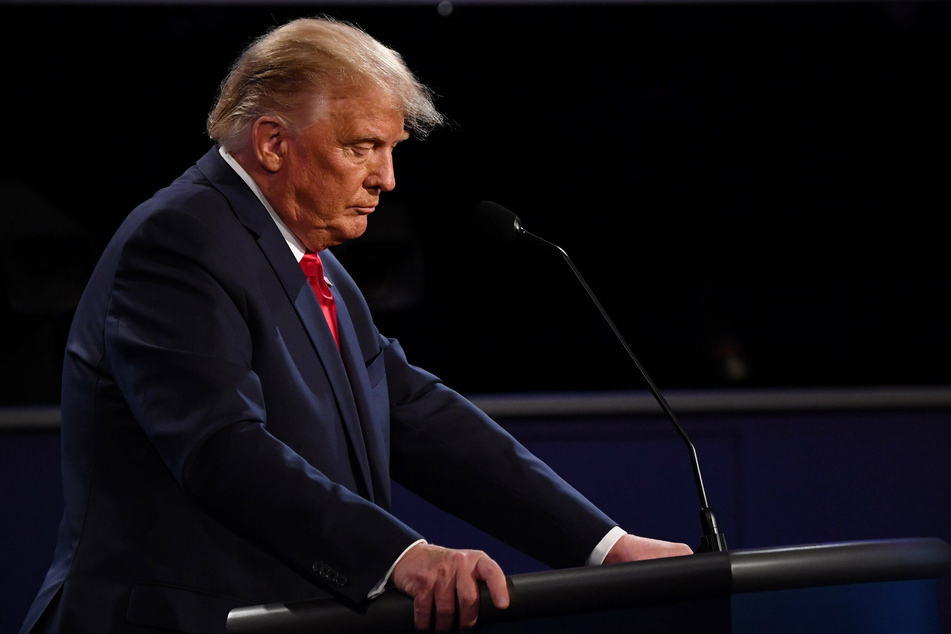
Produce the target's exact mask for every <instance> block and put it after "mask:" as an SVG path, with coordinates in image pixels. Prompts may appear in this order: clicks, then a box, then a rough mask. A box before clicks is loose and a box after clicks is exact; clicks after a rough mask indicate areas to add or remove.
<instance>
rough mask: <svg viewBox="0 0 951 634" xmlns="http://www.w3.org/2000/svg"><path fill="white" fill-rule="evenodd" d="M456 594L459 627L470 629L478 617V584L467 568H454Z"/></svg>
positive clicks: (472, 573)
mask: <svg viewBox="0 0 951 634" xmlns="http://www.w3.org/2000/svg"><path fill="white" fill-rule="evenodd" d="M456 596H457V597H459V629H461V630H471V629H472V628H474V627H475V624H476V621H477V620H478V619H479V584H478V583H476V580H475V576H474V572H473V571H470V570H469V569H468V568H464V569H458V570H456Z"/></svg>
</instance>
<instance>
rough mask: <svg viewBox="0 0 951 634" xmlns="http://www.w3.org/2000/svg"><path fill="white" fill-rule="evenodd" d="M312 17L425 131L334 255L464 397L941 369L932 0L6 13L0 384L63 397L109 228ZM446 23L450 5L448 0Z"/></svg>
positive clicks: (936, 47) (947, 36) (937, 43)
mask: <svg viewBox="0 0 951 634" xmlns="http://www.w3.org/2000/svg"><path fill="white" fill-rule="evenodd" d="M317 13H327V14H330V15H333V16H335V17H338V18H341V19H344V20H348V21H352V22H355V23H357V24H359V25H360V26H362V27H363V28H365V29H366V30H367V31H368V32H370V33H371V34H373V35H374V36H376V37H377V38H379V39H381V40H382V41H384V42H385V43H387V44H388V45H390V46H392V47H393V48H395V49H396V50H398V51H400V52H401V53H402V54H403V56H404V57H405V59H406V60H407V62H408V63H409V65H410V67H411V68H413V69H414V70H415V71H416V72H417V74H418V76H419V77H420V78H421V80H422V81H423V82H424V83H426V84H427V85H429V86H431V87H432V88H433V90H434V91H435V92H436V93H437V94H438V95H439V99H438V101H437V105H438V106H439V107H440V109H441V110H442V111H443V112H444V113H445V114H446V115H447V116H448V117H449V119H450V121H451V123H450V125H448V126H446V127H445V128H443V129H441V130H439V131H437V132H435V133H434V134H433V135H431V137H430V138H429V139H428V140H427V141H426V142H419V141H412V142H409V143H406V144H404V145H401V147H400V148H399V150H398V152H397V159H396V160H397V176H398V187H397V189H396V190H395V191H394V192H392V193H391V194H389V195H386V196H384V204H383V205H381V207H380V208H379V209H378V210H377V212H376V214H375V215H374V217H373V218H371V223H370V230H369V231H368V233H367V235H366V236H364V238H361V239H360V240H358V241H355V242H353V243H350V244H348V245H345V246H343V247H340V248H339V249H338V255H339V256H340V257H341V259H343V260H345V262H346V263H347V265H348V267H349V269H350V270H351V272H352V273H353V274H354V277H356V278H357V279H358V281H359V282H360V283H361V285H362V286H363V288H364V289H365V291H366V293H367V296H368V299H369V301H370V302H371V305H372V307H373V308H374V310H375V313H376V317H377V323H378V325H379V327H380V330H381V331H382V332H383V333H384V334H385V335H387V336H391V337H396V338H398V339H400V340H401V342H402V343H403V346H404V348H406V349H407V351H408V353H409V356H410V360H411V361H413V362H415V363H417V364H418V365H421V366H423V367H426V368H427V369H429V370H431V371H433V372H435V373H436V374H438V375H439V376H441V377H442V378H443V379H444V380H445V381H446V382H447V383H448V384H450V385H451V386H453V387H455V388H456V389H458V390H460V391H464V392H470V393H472V392H523V391H555V390H598V389H626V388H641V387H643V385H642V383H641V381H640V379H638V378H637V376H636V374H635V371H634V369H633V366H632V365H631V364H630V362H629V361H628V360H627V359H626V357H625V356H624V355H623V352H622V351H621V350H620V347H619V346H618V345H617V344H616V343H615V342H614V341H613V337H612V335H611V333H610V331H609V330H608V329H607V328H606V327H605V326H604V325H603V324H602V323H601V322H600V318H599V317H598V315H597V313H596V312H595V309H594V308H593V307H592V306H590V305H589V304H588V303H587V300H586V298H585V296H584V295H583V292H582V290H581V289H580V287H579V286H578V285H577V284H576V283H575V282H574V280H573V279H572V278H571V277H570V273H569V271H568V269H567V268H566V267H565V266H564V264H563V262H562V261H561V260H560V259H559V258H558V257H557V256H556V255H554V254H552V253H548V252H545V251H542V250H540V249H539V248H538V247H536V246H533V245H531V244H523V243H519V242H515V243H501V244H496V243H491V242H489V241H487V240H486V239H485V238H484V237H483V236H481V235H479V234H477V233H475V232H474V231H473V230H472V229H471V228H470V225H469V216H470V213H471V209H472V207H473V205H474V204H475V203H476V202H478V201H479V200H483V199H488V200H494V201H496V202H498V203H500V204H502V205H505V206H507V207H509V208H510V209H512V210H513V211H515V212H516V213H517V214H519V215H520V217H521V219H522V221H523V223H524V225H525V226H526V227H527V228H528V229H529V230H531V231H532V232H534V233H536V234H538V235H541V236H544V237H546V238H547V239H549V240H551V241H553V242H555V243H557V244H559V245H561V246H562V247H564V248H565V249H566V250H567V252H568V253H569V254H570V255H571V256H572V258H573V259H574V261H575V263H576V265H577V266H578V267H579V269H580V270H581V271H582V272H583V274H584V275H585V277H586V278H587V280H588V282H589V284H590V285H591V286H592V288H593V289H594V291H595V292H596V293H597V294H598V295H599V296H600V298H601V301H602V303H603V304H604V305H605V307H606V308H607V310H608V311H609V312H610V313H611V314H612V316H613V318H614V320H615V321H616V322H617V324H618V326H619V327H620V329H621V331H622V332H624V333H625V335H626V337H627V339H628V341H629V343H630V344H631V347H632V348H633V349H634V350H635V352H636V353H637V354H638V356H639V357H640V358H641V360H642V361H643V363H644V365H645V366H646V367H647V368H648V370H649V371H650V372H651V373H652V374H653V376H654V378H655V380H656V381H657V383H658V384H659V386H660V387H661V388H662V389H664V388H717V387H729V386H744V387H766V386H848V385H928V384H947V383H951V370H949V364H948V362H947V360H948V358H949V356H951V339H949V336H948V329H947V324H948V323H949V311H948V308H947V296H948V294H949V282H948V275H947V269H948V265H947V261H948V257H947V255H946V253H947V249H946V246H945V241H946V235H947V231H946V230H945V229H942V228H941V227H943V226H944V224H943V222H942V221H941V217H942V216H943V215H945V214H947V212H948V210H949V209H951V204H949V195H948V186H947V180H948V174H949V159H948V149H947V148H948V147H949V142H951V124H949V117H948V113H949V112H951V97H949V96H948V92H947V90H946V88H947V87H946V84H947V70H946V65H947V60H948V59H951V4H949V3H947V2H921V3H916V2H894V3H891V2H874V3H871V2H845V3H819V2H808V3H795V2H782V3H762V4H761V3H739V4H724V3H699V4H673V3H662V4H607V5H592V4H586V5H570V4H553V5H532V6H527V5H492V4H490V5H469V4H460V5H458V6H456V7H454V10H453V11H452V12H451V13H450V14H448V15H441V14H440V13H439V12H438V11H437V9H436V6H435V3H433V4H432V5H423V4H413V5H405V6H399V5H386V6H375V5H363V4H360V5H350V6H335V5H308V6H302V5H295V6H281V5H275V4H268V5H252V4H241V5H231V6H228V5H205V6H195V5H192V6H188V5H140V6H132V5H122V4H109V5H101V6H96V5H84V6H77V5H69V6H66V5H64V6H57V5H49V4H44V5H29V4H19V5H18V4H3V5H0V56H2V59H4V60H6V62H7V63H6V72H5V73H4V75H5V77H4V82H3V85H4V89H3V93H4V97H3V99H2V100H0V108H2V121H3V122H4V125H5V133H6V134H5V138H6V143H7V146H6V151H5V152H3V155H2V161H3V163H2V166H0V249H2V258H0V263H2V267H3V269H2V271H0V273H2V277H0V298H2V302H0V405H21V404H43V403H46V404H52V403H57V402H58V400H59V368H60V365H61V358H62V354H63V347H64V345H65V340H66V335H67V332H68V326H69V320H70V315H71V312H72V309H73V308H74V307H75V302H76V301H77V299H78V297H79V295H80V293H81V291H82V287H83V285H84V283H85V279H86V278H87V277H88V275H89V273H90V272H91V270H92V267H93V266H94V263H95V260H96V258H97V256H98V253H99V252H100V251H101V250H102V248H103V247H104V246H105V244H106V242H107V241H108V239H109V238H110V236H111V235H112V233H113V232H114V231H115V229H116V227H117V226H118V224H119V223H120V222H121V221H122V219H123V218H124V217H125V216H126V215H127V214H128V213H129V212H130V211H131V210H132V209H133V208H134V207H135V206H136V205H137V204H139V203H140V202H142V201H144V200H145V199H146V198H148V197H149V196H150V195H151V194H152V193H153V192H154V191H155V190H157V189H159V188H161V187H163V186H165V185H166V184H168V183H169V182H170V181H171V180H173V179H174V178H175V177H177V176H178V175H179V174H180V173H181V172H183V171H184V170H185V169H186V168H187V167H188V166H189V165H191V164H192V163H194V161H196V160H197V159H198V158H199V157H200V156H201V155H202V154H203V153H204V152H205V151H206V150H207V149H208V148H209V147H210V142H209V141H208V139H207V137H206V136H205V134H204V117H205V114H206V113H207V112H208V110H209V109H210V108H211V106H212V102H213V100H214V97H215V92H216V88H217V86H218V84H219V83H220V81H221V80H222V79H223V78H224V76H225V74H226V72H227V69H228V67H229V65H230V63H231V62H232V61H233V59H234V58H235V57H236V56H237V55H238V54H239V52H240V51H241V49H242V48H243V47H244V46H245V45H247V44H248V43H249V42H250V40H251V39H252V38H254V37H255V36H257V35H259V34H261V33H262V32H263V31H264V30H265V29H266V28H268V27H269V26H273V25H277V24H280V23H283V22H285V21H286V20H288V19H291V18H293V17H298V16H302V15H314V14H317ZM444 13H445V11H444Z"/></svg>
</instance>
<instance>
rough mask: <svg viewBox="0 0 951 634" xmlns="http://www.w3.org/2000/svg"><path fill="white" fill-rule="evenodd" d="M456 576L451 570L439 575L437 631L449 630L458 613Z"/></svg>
mask: <svg viewBox="0 0 951 634" xmlns="http://www.w3.org/2000/svg"><path fill="white" fill-rule="evenodd" d="M455 581H456V580H455V577H454V576H453V574H452V573H451V572H449V571H446V572H444V573H442V574H440V575H439V577H438V578H437V579H436V585H435V587H434V599H435V604H436V631H437V632H448V631H449V630H451V629H452V622H453V619H454V618H455V615H456V584H455Z"/></svg>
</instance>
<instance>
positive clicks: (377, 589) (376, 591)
mask: <svg viewBox="0 0 951 634" xmlns="http://www.w3.org/2000/svg"><path fill="white" fill-rule="evenodd" d="M614 541H617V540H614ZM425 543H426V540H425V539H417V540H416V541H415V542H413V543H412V544H410V545H409V546H407V547H406V550H404V551H403V552H402V553H400V556H399V557H397V558H396V561H394V562H393V565H392V566H390V569H389V570H387V571H386V574H385V575H383V578H382V579H380V582H379V583H377V584H376V585H375V586H373V587H372V588H370V592H369V593H368V594H367V598H368V599H375V598H376V597H378V596H380V595H381V594H383V591H384V590H386V584H387V582H388V581H389V580H390V577H391V576H393V569H394V568H396V564H398V563H400V559H402V558H403V557H405V556H406V553H408V552H409V549H410V548H412V547H413V546H416V545H417V544H425ZM611 545H612V546H613V545H614V544H613V542H612V544H611ZM606 554H607V552H605V555H606ZM601 559H602V560H604V557H601Z"/></svg>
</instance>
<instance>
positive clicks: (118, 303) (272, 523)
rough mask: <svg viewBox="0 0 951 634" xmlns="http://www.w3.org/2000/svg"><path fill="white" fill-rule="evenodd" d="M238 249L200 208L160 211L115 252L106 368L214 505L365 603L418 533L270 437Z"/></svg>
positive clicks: (194, 488)
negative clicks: (236, 273) (238, 275)
mask: <svg viewBox="0 0 951 634" xmlns="http://www.w3.org/2000/svg"><path fill="white" fill-rule="evenodd" d="M239 257H241V254H240V253H234V252H232V251H231V250H229V249H227V248H225V246H224V245H223V244H222V243H220V242H219V241H218V240H217V239H216V234H215V232H213V231H210V230H209V228H208V227H207V226H206V225H205V224H204V223H203V222H202V221H200V220H198V219H197V218H196V217H195V216H193V215H190V214H188V213H184V212H181V211H168V210H164V211H161V212H157V213H153V214H151V216H150V217H149V218H148V219H147V220H146V221H145V222H143V223H141V224H140V226H139V227H138V229H137V230H136V231H135V232H134V233H133V234H132V235H131V236H130V237H129V238H128V240H127V241H126V243H125V245H124V248H123V251H122V253H121V255H120V257H119V260H118V264H117V267H116V272H115V280H114V285H113V290H112V295H111V298H110V303H109V308H108V311H107V315H106V323H105V335H104V337H105V341H104V347H105V351H106V356H105V359H106V363H108V364H109V365H110V366H111V368H110V371H111V373H112V374H113V376H114V377H115V379H116V381H117V383H118V385H119V387H120V389H121V392H122V395H123V396H124V398H125V399H126V401H127V403H128V406H129V407H130V408H131V410H132V412H133V414H134V416H135V419H136V421H137V422H138V423H139V425H140V426H141V427H142V429H143V430H144V431H145V433H146V435H147V436H148V438H149V440H150V442H151V443H152V445H153V446H154V448H155V449H156V451H157V452H158V453H159V455H160V456H161V458H162V460H163V461H164V463H165V465H166V466H167V467H168V469H169V470H170V472H171V473H172V475H173V476H174V477H175V479H176V480H177V481H178V483H179V484H180V485H181V486H182V487H183V489H184V490H185V491H186V493H187V494H188V495H189V496H191V497H192V498H193V499H194V500H195V502H197V504H198V505H199V506H200V507H201V509H202V510H203V511H205V512H207V513H209V514H210V515H211V516H213V517H214V518H215V519H216V520H218V521H219V522H221V523H222V524H224V525H225V526H227V527H228V528H229V529H230V530H232V531H233V532H235V533H237V534H239V535H241V536H242V537H244V538H246V539H247V540H249V541H251V542H252V543H254V544H256V545H257V546H258V547H259V548H261V549H263V550H264V551H266V552H268V553H270V554H271V555H273V556H275V557H277V558H278V559H281V560H282V561H284V562H285V563H286V564H288V565H289V566H290V567H291V568H293V569H294V570H296V571H297V572H298V573H299V574H301V575H302V576H304V577H305V578H307V579H310V580H312V581H313V583H315V584H317V585H318V586H321V587H323V588H324V589H326V590H329V591H330V592H332V593H334V594H336V595H337V596H339V597H341V598H343V599H346V600H348V601H350V602H352V603H358V602H360V601H362V600H363V599H364V598H365V597H366V594H367V592H369V590H370V589H371V588H372V587H373V585H374V584H375V583H377V582H378V581H379V579H380V578H382V576H383V575H384V574H385V572H386V571H387V569H388V568H389V566H390V565H391V564H392V562H393V561H394V560H395V559H396V557H397V556H398V555H399V554H400V553H401V552H402V551H403V549H405V548H406V547H407V546H408V545H409V544H410V543H412V542H413V541H415V540H416V539H418V538H419V535H418V534H417V533H415V532H414V531H412V530H411V529H410V528H409V527H407V526H405V525H404V524H403V523H401V522H400V521H399V520H397V519H396V518H394V517H393V516H391V515H389V514H388V513H386V512H385V511H383V510H382V509H381V508H379V507H377V506H376V505H374V504H372V503H370V502H368V501H367V500H364V499H363V498H361V497H359V496H358V495H356V494H354V493H352V492H351V491H349V490H348V489H346V488H344V487H342V486H340V485H338V484H336V483H334V482H332V481H330V480H329V479H328V478H327V477H326V476H325V475H324V474H323V473H321V472H320V471H319V470H317V469H316V468H315V467H314V466H312V465H311V464H308V462H307V461H305V460H304V459H303V458H302V457H301V456H300V455H298V454H297V453H295V452H294V451H293V450H292V449H291V448H290V447H288V446H287V445H286V444H284V443H283V442H281V441H280V440H279V439H278V438H276V437H275V436H273V435H272V434H271V433H269V432H268V420H267V409H266V407H265V401H264V394H263V391H262V387H261V382H260V380H259V377H258V375H257V374H256V373H255V372H254V370H253V361H254V353H255V351H254V349H253V346H252V340H251V336H250V335H249V329H248V322H247V320H248V319H250V318H252V316H251V315H249V313H248V309H247V301H246V297H245V296H244V293H245V292H246V290H245V288H246V287H245V286H244V285H243V284H242V281H241V280H236V279H233V275H232V274H231V273H230V272H229V271H232V270H242V269H241V267H239V266H237V265H236V262H235V261H234V259H235V258H239ZM314 415H316V416H320V412H315V413H314Z"/></svg>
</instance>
